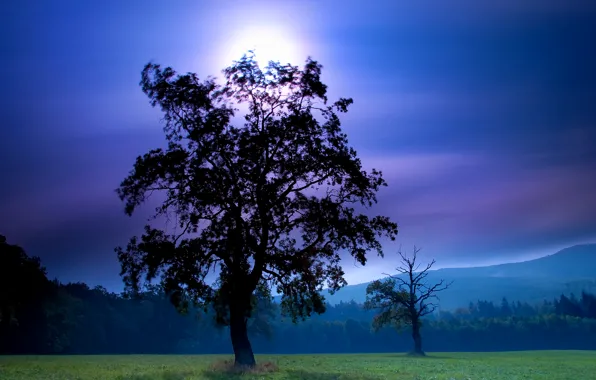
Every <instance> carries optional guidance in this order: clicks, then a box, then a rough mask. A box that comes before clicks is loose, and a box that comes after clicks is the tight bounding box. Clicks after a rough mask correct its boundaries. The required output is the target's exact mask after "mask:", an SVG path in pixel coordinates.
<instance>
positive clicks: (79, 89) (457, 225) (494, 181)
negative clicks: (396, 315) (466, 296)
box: [0, 0, 596, 288]
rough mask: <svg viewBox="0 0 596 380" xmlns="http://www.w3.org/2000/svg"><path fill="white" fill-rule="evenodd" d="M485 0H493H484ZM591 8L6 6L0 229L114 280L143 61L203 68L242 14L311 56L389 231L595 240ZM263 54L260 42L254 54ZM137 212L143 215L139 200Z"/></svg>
mask: <svg viewBox="0 0 596 380" xmlns="http://www.w3.org/2000/svg"><path fill="white" fill-rule="evenodd" d="M492 3H494V4H492ZM593 4H594V3H593V2H589V1H579V0H577V1H575V0H572V1H562V0H561V1H552V0H545V1H538V0H528V1H512V0H505V1H500V2H477V1H471V0H469V1H467V0H456V1H453V2H449V4H446V2H439V1H420V2H416V4H415V5H412V4H411V2H405V1H402V2H400V1H375V2H363V1H358V2H357V1H341V2H340V1H300V2H291V1H288V2H264V1H245V2H241V1H236V2H233V1H217V2H216V1H171V2H156V1H155V2H154V1H136V0H134V1H133V0H130V1H125V2H122V1H72V0H69V1H51V2H50V1H26V0H22V1H18V2H12V4H10V5H2V8H3V10H2V12H1V14H2V16H0V17H1V22H0V32H1V33H2V37H1V40H0V41H1V45H0V49H1V50H0V51H1V52H2V60H1V62H0V65H1V67H0V68H1V70H0V71H1V74H0V75H1V78H2V82H3V86H2V92H1V93H0V100H1V101H0V104H1V106H0V107H1V108H0V112H1V113H0V116H1V117H2V126H1V127H0V145H1V147H2V149H1V150H0V173H1V174H2V178H3V181H2V185H1V186H0V215H2V218H0V233H2V234H4V235H6V236H7V237H8V239H9V241H10V242H12V243H16V244H20V245H22V246H24V247H25V248H26V249H27V251H28V252H29V253H30V254H33V255H38V256H40V257H41V258H42V260H43V262H44V263H45V264H46V266H47V267H48V271H49V274H50V276H58V277H59V278H60V279H61V280H63V281H76V280H82V281H86V282H89V283H91V284H104V285H107V286H108V287H110V288H117V287H119V286H120V285H119V284H120V280H119V277H118V272H119V265H118V262H117V260H116V257H115V254H114V253H113V248H114V247H115V246H117V245H122V244H125V243H126V241H127V240H128V238H129V237H130V236H132V235H134V234H137V233H139V232H140V231H141V228H142V225H143V224H144V220H143V218H144V217H146V216H147V213H145V215H143V213H142V212H141V214H139V215H137V216H135V217H133V218H128V217H126V216H125V215H124V213H123V205H122V204H121V203H120V201H119V200H118V198H117V197H116V194H115V193H114V189H115V188H116V187H117V186H118V184H119V182H120V181H121V180H122V179H123V178H124V176H125V175H126V174H127V172H128V170H130V168H131V167H132V163H133V161H134V158H135V157H136V156H137V155H139V154H142V153H144V152H145V151H147V150H148V149H150V148H153V147H155V146H157V145H160V144H161V143H162V141H163V137H162V132H161V125H160V123H159V119H160V114H159V112H158V111H157V110H155V109H152V108H151V107H150V105H149V103H148V99H146V98H145V96H144V94H143V93H142V92H141V90H140V88H139V85H138V83H139V80H140V72H141V70H142V68H143V65H144V64H145V63H147V62H148V61H150V60H153V61H155V62H157V63H160V64H162V65H165V66H172V67H173V68H174V69H175V70H177V71H179V72H187V71H192V72H196V73H197V74H198V75H199V76H200V77H203V78H204V77H206V76H207V75H214V76H218V75H219V71H220V70H221V69H223V68H224V67H225V66H226V65H227V64H228V63H229V62H227V61H226V59H227V58H226V57H228V55H229V53H230V47H231V46H233V45H234V41H236V40H237V39H238V38H239V36H242V31H243V30H244V29H245V28H246V27H247V26H249V25H250V26H254V25H257V26H265V27H268V28H269V29H270V30H276V29H275V28H283V30H284V31H286V32H288V33H289V34H288V35H289V36H290V38H291V43H292V44H293V46H294V47H295V49H294V52H295V53H296V52H298V53H302V54H304V57H303V59H305V58H306V55H312V56H313V58H315V59H317V60H318V61H320V62H321V63H322V64H323V66H324V70H323V79H324V80H325V81H326V83H327V84H328V85H329V90H330V93H331V96H333V97H338V96H345V97H352V98H354V101H355V104H354V106H353V108H352V110H351V111H350V113H349V114H347V115H346V117H345V118H344V128H345V130H346V132H347V133H348V136H349V138H350V142H351V144H353V145H354V146H355V147H356V149H357V150H358V152H359V154H360V156H361V158H362V160H363V163H364V165H365V166H367V167H376V168H379V169H382V170H383V172H384V174H385V176H386V179H387V180H388V182H389V187H388V188H386V189H384V190H383V192H382V193H381V194H380V196H379V201H380V202H379V205H378V210H382V211H383V212H384V213H386V214H388V215H390V216H392V217H393V218H394V219H395V220H396V221H397V222H398V223H399V225H400V236H399V239H398V241H397V243H395V244H387V245H386V248H387V253H388V257H387V258H386V259H385V260H384V261H381V260H379V259H376V258H374V257H371V261H370V263H369V265H367V267H366V268H355V267H354V266H353V265H352V262H351V261H350V260H346V266H345V269H346V272H347V277H348V280H349V282H350V283H356V282H362V281H366V280H370V279H372V278H375V277H378V276H379V274H380V273H381V272H383V271H386V268H387V266H388V265H393V263H394V261H392V260H394V257H393V256H392V255H391V252H392V251H394V250H395V249H396V248H397V247H398V245H399V244H402V245H403V247H404V249H406V250H407V249H409V248H410V247H411V246H412V245H413V244H416V245H418V246H421V247H422V248H423V251H422V252H421V254H424V255H426V256H424V257H425V258H436V259H437V265H439V266H470V265H482V264H490V263H498V262H505V261H512V260H521V259H525V258H530V257H537V256H540V255H546V254H550V253H553V252H554V251H556V250H557V249H559V248H563V247H565V246H568V245H572V244H576V243H581V242H589V241H594V238H596V165H595V164H596V149H595V148H596V147H595V145H596V106H594V99H596V71H595V69H594V68H595V67H596V49H594V48H593V47H594V46H596V37H595V36H596V23H594V22H593V20H594V16H596V6H595V5H593ZM257 53H258V51H257ZM148 211H149V210H147V212H148Z"/></svg>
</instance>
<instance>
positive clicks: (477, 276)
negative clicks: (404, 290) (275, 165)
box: [326, 244, 596, 309]
mask: <svg viewBox="0 0 596 380" xmlns="http://www.w3.org/2000/svg"><path fill="white" fill-rule="evenodd" d="M440 279H445V280H446V281H453V285H452V286H451V287H450V288H449V289H448V290H446V291H444V292H442V293H440V295H439V297H440V306H441V308H442V309H454V308H457V307H461V306H467V305H468V304H469V303H470V302H473V301H477V300H479V299H481V300H487V301H493V302H497V303H500V302H501V300H502V298H503V297H506V298H507V299H508V300H509V301H521V302H524V301H526V302H530V303H537V302H542V300H544V299H548V300H552V299H553V298H555V297H558V296H560V295H561V294H562V293H563V294H567V295H569V294H571V293H574V294H575V295H579V294H580V293H581V291H582V290H586V291H589V292H592V293H596V244H585V245H576V246H573V247H569V248H566V249H563V250H561V251H559V252H557V253H555V254H553V255H550V256H546V257H542V258H539V259H535V260H530V261H524V262H520V263H509V264H500V265H491V266H486V267H474V268H446V269H438V270H435V271H432V272H429V275H428V277H427V280H428V282H436V281H438V280H440ZM367 285H368V283H363V284H356V285H349V286H346V287H345V288H342V289H341V290H340V291H338V292H337V293H336V294H334V295H329V294H327V295H326V298H327V300H328V301H329V302H330V303H332V304H337V303H339V302H340V301H344V302H348V301H351V300H354V301H356V302H358V303H362V302H364V300H365V298H366V287H367Z"/></svg>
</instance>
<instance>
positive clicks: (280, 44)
mask: <svg viewBox="0 0 596 380" xmlns="http://www.w3.org/2000/svg"><path fill="white" fill-rule="evenodd" d="M224 50H225V53H224V56H225V57H224V60H225V64H226V65H229V64H231V63H232V61H235V60H238V59H240V58H241V57H242V55H243V54H245V53H247V52H248V51H249V50H253V51H254V53H255V59H256V61H257V62H258V63H259V66H261V67H264V66H266V65H267V63H269V61H276V62H277V61H279V62H280V63H281V64H287V63H291V64H293V65H301V64H302V63H304V61H306V58H307V57H306V55H305V53H304V49H303V48H302V46H301V44H300V42H299V41H298V39H297V38H296V37H295V36H293V35H292V33H290V31H289V30H286V29H285V28H283V27H280V26H275V27H273V26H270V27H264V26H254V27H248V28H245V29H240V30H238V31H237V32H236V33H234V34H233V35H232V36H231V38H230V41H228V44H227V46H226V48H225V49H224Z"/></svg>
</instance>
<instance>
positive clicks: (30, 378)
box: [0, 351, 596, 380]
mask: <svg viewBox="0 0 596 380" xmlns="http://www.w3.org/2000/svg"><path fill="white" fill-rule="evenodd" d="M225 359H230V356H207V355H205V356H198V355H197V356H190V355H189V356H183V355H164V356H158V355H130V356H128V355H122V356H107V355H106V356H0V379H2V380H12V379H14V380H25V379H26V380H42V379H43V380H58V379H60V380H61V379H64V380H91V379H94V380H100V379H101V380H112V379H118V380H153V379H156V380H157V379H159V380H183V379H187V380H190V379H207V380H215V379H231V378H242V379H312V380H331V379H337V380H340V379H343V380H356V379H362V380H373V379H374V380H376V379H391V380H399V379H408V380H423V379H424V380H427V379H428V380H431V379H433V380H443V379H444V380H481V379H486V380H493V379H494V380H505V379H507V380H521V379H524V380H527V379H552V380H557V379H560V380H584V379H596V351H533V352H504V353H435V354H429V356H428V357H426V358H414V357H408V356H405V355H399V354H367V355H259V356H257V361H261V362H265V361H268V362H271V363H273V365H272V367H275V365H277V367H278V368H277V369H275V368H273V371H272V372H262V373H253V374H244V375H233V374H230V373H225V372H222V370H219V369H217V363H219V364H221V363H222V361H223V360H225ZM214 363H216V364H214Z"/></svg>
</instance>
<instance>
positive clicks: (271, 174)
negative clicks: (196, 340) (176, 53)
mask: <svg viewBox="0 0 596 380" xmlns="http://www.w3.org/2000/svg"><path fill="white" fill-rule="evenodd" d="M321 68H322V67H321V66H320V65H319V64H318V63H317V62H316V61H313V60H311V59H310V58H309V59H308V60H307V61H306V63H305V65H304V67H303V68H298V67H296V66H291V65H280V64H279V63H274V62H270V63H269V65H268V66H267V67H265V68H260V67H259V66H258V64H257V63H256V61H255V59H254V56H253V55H252V53H251V54H249V55H245V56H244V57H243V58H242V59H240V60H239V61H237V62H234V64H233V65H232V66H231V67H229V68H227V69H225V70H224V71H223V73H224V75H225V79H226V83H225V84H223V85H218V84H216V82H215V80H214V79H212V78H209V79H207V80H205V81H200V80H199V78H198V77H197V76H196V75H195V74H192V73H188V74H185V75H176V73H175V72H174V71H173V70H172V69H171V68H165V69H162V68H161V67H160V66H159V65H156V64H152V63H150V64H148V65H146V66H145V68H144V70H143V73H142V80H141V85H142V88H143V91H144V92H145V94H146V95H147V96H148V97H149V98H150V99H151V104H152V105H153V106H157V105H159V106H160V107H161V109H162V111H163V113H164V116H165V117H164V120H165V127H164V131H165V134H166V138H167V141H168V147H167V149H165V150H163V149H154V150H151V151H150V152H148V153H146V154H145V155H144V156H142V157H138V158H137V160H136V163H135V164H134V168H133V170H132V171H131V172H130V174H129V175H128V176H127V177H126V179H124V181H123V182H122V183H121V185H120V187H119V188H118V190H117V192H118V194H119V196H120V198H121V199H122V200H123V201H126V208H125V211H126V213H127V214H129V215H130V214H132V213H133V211H134V210H135V209H136V208H137V206H139V205H141V204H142V203H144V202H145V201H146V200H147V198H148V196H149V195H150V194H151V193H153V192H156V191H161V192H163V193H164V194H165V200H164V201H163V203H162V204H161V206H160V207H158V208H157V210H156V216H160V215H169V214H172V215H175V216H176V218H177V220H178V221H179V227H180V231H178V232H166V231H164V230H159V229H155V228H153V227H151V226H146V227H145V233H144V234H143V236H142V237H141V238H140V239H137V238H136V237H133V238H132V239H131V240H130V242H129V244H128V246H127V247H126V248H125V249H122V248H116V251H117V253H118V257H119V260H120V262H121V266H122V276H123V279H124V280H125V283H126V284H127V286H128V287H130V288H131V289H136V288H138V287H139V284H140V283H141V282H143V281H151V280H153V279H155V278H160V279H161V282H162V283H163V285H164V288H165V289H166V291H167V292H168V293H169V294H171V298H172V301H173V302H174V303H175V304H176V305H178V306H179V307H182V308H184V307H185V306H186V305H188V304H189V303H195V304H197V305H201V306H203V307H208V306H209V305H214V306H215V308H216V310H217V311H218V316H219V320H220V322H222V323H225V324H228V325H229V326H230V335H231V340H232V345H233V348H234V354H235V363H236V364H237V365H248V366H252V365H254V364H255V360H254V355H253V352H252V347H251V344H250V342H249V340H248V336H247V320H248V318H249V317H250V315H251V311H252V309H253V306H254V304H255V300H254V298H255V297H254V294H255V291H256V290H257V289H260V290H259V294H261V295H262V294H270V293H269V292H270V290H271V289H272V287H275V288H276V290H277V291H278V292H279V293H280V294H282V302H281V307H282V310H283V311H284V313H285V314H286V315H290V316H291V317H292V319H293V320H294V321H296V320H297V319H298V318H304V317H305V316H308V315H310V314H311V313H312V312H316V313H322V312H324V309H325V303H324V298H323V296H322V295H321V294H320V291H321V290H322V288H323V286H324V285H327V286H328V287H329V289H330V290H331V291H336V290H337V289H339V288H340V287H342V286H344V285H345V284H346V281H345V280H344V277H343V274H344V272H343V270H342V267H341V265H340V255H339V252H340V251H346V252H348V253H349V254H351V255H352V256H353V257H354V258H355V259H356V260H357V261H358V262H360V263H361V264H365V263H366V254H367V252H368V251H370V250H374V251H376V252H377V253H378V254H380V255H382V249H381V244H380V242H379V239H380V238H382V237H388V238H390V239H394V238H395V236H396V234H397V225H396V224H394V223H393V222H391V221H390V220H389V219H388V218H387V217H384V216H375V217H369V216H367V215H365V214H362V213H359V212H358V211H357V210H356V209H355V208H356V207H358V208H359V209H361V210H363V209H366V208H368V207H370V206H372V205H373V204H374V203H376V192H377V191H378V190H379V188H380V187H381V186H385V185H386V183H385V181H384V180H383V178H382V175H381V172H379V171H376V170H374V169H373V170H372V171H371V172H370V173H367V172H366V171H364V170H363V169H362V165H361V162H360V160H359V159H358V158H357V155H356V151H355V150H354V149H353V148H351V147H350V146H349V145H348V141H347V137H346V135H345V134H344V133H343V132H342V130H341V128H340V119H339V117H338V114H337V112H347V108H348V106H349V105H350V104H351V103H352V99H343V98H342V99H339V100H338V101H336V102H335V103H332V104H328V103H327V96H326V91H327V86H326V85H325V84H323V83H322V82H321V79H320V74H321ZM241 104H244V105H247V107H246V109H247V113H246V115H245V117H244V124H243V125H241V126H239V125H234V122H233V116H235V114H236V112H237V111H238V109H236V108H234V107H240V105H241ZM209 273H216V274H217V281H216V282H214V283H210V282H209V281H208V280H207V275H208V274H209Z"/></svg>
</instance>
